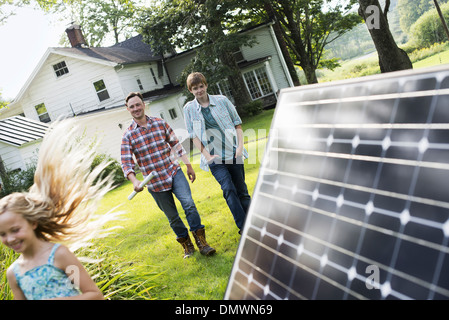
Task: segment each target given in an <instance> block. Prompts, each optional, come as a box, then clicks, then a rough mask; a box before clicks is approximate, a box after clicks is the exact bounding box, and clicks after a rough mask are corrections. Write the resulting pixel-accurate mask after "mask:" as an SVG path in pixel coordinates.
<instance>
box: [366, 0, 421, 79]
mask: <svg viewBox="0 0 449 320" xmlns="http://www.w3.org/2000/svg"><path fill="white" fill-rule="evenodd" d="M358 1H359V4H360V7H359V15H360V16H361V17H362V18H363V19H364V20H365V22H366V25H367V27H368V30H369V33H370V34H371V38H372V39H373V42H374V45H375V46H376V50H377V53H378V56H379V66H380V71H381V72H382V73H385V72H391V71H398V70H406V69H412V68H413V66H412V62H411V61H410V58H409V57H408V55H407V53H406V52H405V51H404V50H402V49H400V48H399V47H398V46H397V44H396V42H395V40H394V38H393V35H392V34H391V31H390V27H389V25H388V20H387V16H386V14H384V12H383V11H382V8H381V6H380V4H379V1H378V0H358ZM373 6H375V7H377V9H375V7H373ZM372 9H375V10H372Z"/></svg>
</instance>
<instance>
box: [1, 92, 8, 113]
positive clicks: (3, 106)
mask: <svg viewBox="0 0 449 320" xmlns="http://www.w3.org/2000/svg"><path fill="white" fill-rule="evenodd" d="M8 104H9V102H8V101H4V100H3V98H2V95H1V92H0V110H1V109H3V108H6V107H7V106H8Z"/></svg>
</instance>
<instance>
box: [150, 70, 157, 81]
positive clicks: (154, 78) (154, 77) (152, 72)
mask: <svg viewBox="0 0 449 320" xmlns="http://www.w3.org/2000/svg"><path fill="white" fill-rule="evenodd" d="M150 71H151V75H152V76H153V80H154V83H155V84H157V79H156V76H155V75H154V71H153V68H150Z"/></svg>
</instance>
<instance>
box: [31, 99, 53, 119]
mask: <svg viewBox="0 0 449 320" xmlns="http://www.w3.org/2000/svg"><path fill="white" fill-rule="evenodd" d="M34 108H35V109H36V112H37V115H38V116H39V120H40V121H41V122H50V121H51V119H50V116H49V115H48V111H47V108H46V107H45V104H44V103H39V104H38V105H37V106H34Z"/></svg>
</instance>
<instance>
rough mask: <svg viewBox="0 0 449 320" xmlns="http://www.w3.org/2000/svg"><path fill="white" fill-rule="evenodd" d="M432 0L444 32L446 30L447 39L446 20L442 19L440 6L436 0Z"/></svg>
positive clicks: (448, 33) (448, 36) (448, 37)
mask: <svg viewBox="0 0 449 320" xmlns="http://www.w3.org/2000/svg"><path fill="white" fill-rule="evenodd" d="M433 2H434V3H435V7H436V8H437V11H438V15H439V16H440V19H441V23H442V24H443V29H444V32H446V35H447V39H448V40H449V29H448V27H447V24H446V20H444V16H443V12H441V8H440V5H439V4H438V2H437V0H433Z"/></svg>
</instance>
